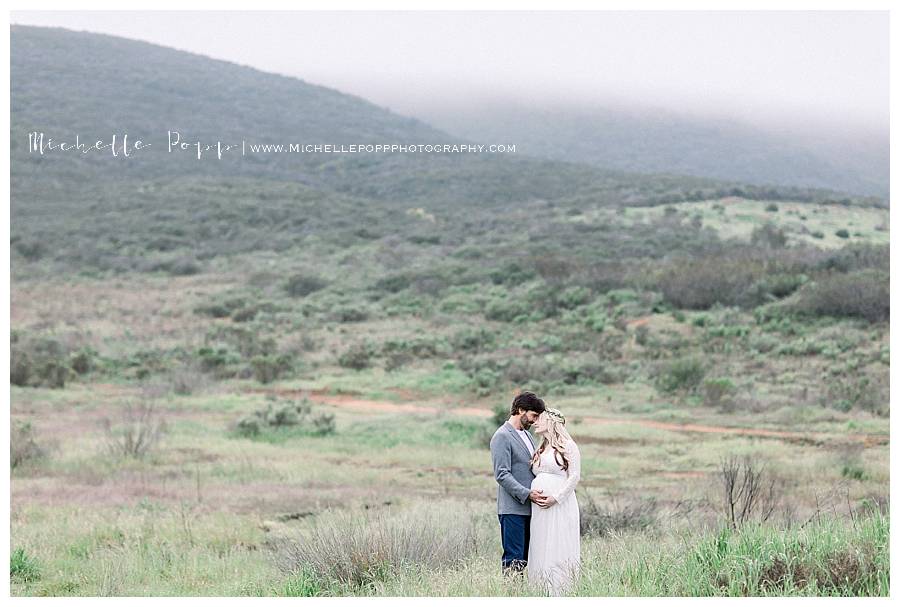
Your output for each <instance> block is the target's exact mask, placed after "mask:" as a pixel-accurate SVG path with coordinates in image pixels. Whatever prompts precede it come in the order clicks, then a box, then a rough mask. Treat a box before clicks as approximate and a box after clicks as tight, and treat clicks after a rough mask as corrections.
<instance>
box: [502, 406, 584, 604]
mask: <svg viewBox="0 0 900 607" xmlns="http://www.w3.org/2000/svg"><path fill="white" fill-rule="evenodd" d="M509 413H510V415H509V419H508V420H507V421H506V422H505V423H504V424H503V425H502V426H500V428H498V429H497V431H496V432H495V433H494V436H493V438H491V459H492V460H493V464H494V478H495V479H496V480H497V484H498V485H499V486H498V488H497V514H498V515H499V518H500V536H501V540H502V543H503V557H502V560H501V563H502V566H503V571H504V572H505V573H511V572H518V573H521V572H523V571H524V570H527V572H528V580H529V582H531V583H533V584H535V585H537V586H539V587H541V588H542V589H543V590H544V591H546V592H547V593H549V594H550V595H551V596H562V595H564V594H567V593H568V592H570V591H571V590H572V589H573V587H574V585H575V582H576V580H577V576H578V569H579V566H580V563H581V533H580V528H579V510H578V501H577V500H576V499H575V486H576V485H577V484H578V481H579V479H580V478H581V453H580V452H579V451H578V446H577V445H576V444H575V441H573V440H572V437H571V436H569V433H568V431H567V430H566V419H565V417H563V415H562V413H561V412H560V411H559V410H557V409H552V408H548V407H546V406H545V404H544V401H543V400H542V399H540V398H539V397H538V396H537V395H536V394H535V393H534V392H522V393H520V394H519V395H517V396H516V397H515V398H514V399H513V402H512V405H511V407H510V412H509ZM529 429H531V430H533V431H534V433H535V434H537V435H538V436H539V437H540V438H541V442H540V446H535V444H534V442H533V439H532V438H531V434H529V433H528V430H529Z"/></svg>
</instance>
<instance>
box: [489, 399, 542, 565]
mask: <svg viewBox="0 0 900 607" xmlns="http://www.w3.org/2000/svg"><path fill="white" fill-rule="evenodd" d="M544 409H545V406H544V401H543V400H541V399H540V398H538V396H537V395H536V394H535V393H534V392H527V391H526V392H522V393H520V394H519V395H517V396H516V397H515V398H514V399H513V401H512V405H511V406H510V411H509V419H508V420H507V421H506V422H504V424H503V425H502V426H500V427H499V428H498V429H497V431H496V432H494V436H493V437H492V438H491V460H492V461H493V463H494V478H495V479H496V480H497V485H498V486H497V515H498V517H499V519H500V539H501V542H502V543H503V557H502V559H501V564H502V567H503V572H504V573H510V572H522V571H523V570H524V569H525V566H526V565H527V562H528V538H529V528H530V526H531V503H530V502H531V501H533V502H535V503H537V504H540V503H542V501H543V500H544V499H545V498H544V495H543V493H541V492H540V491H532V490H531V481H533V480H534V474H532V473H531V456H532V455H534V449H535V446H534V441H533V440H532V438H531V435H530V434H529V433H528V428H530V427H531V425H532V424H533V423H534V422H535V421H536V420H537V418H538V416H539V415H540V414H541V413H543V412H544Z"/></svg>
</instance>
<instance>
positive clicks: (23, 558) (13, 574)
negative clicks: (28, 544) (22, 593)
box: [9, 547, 41, 583]
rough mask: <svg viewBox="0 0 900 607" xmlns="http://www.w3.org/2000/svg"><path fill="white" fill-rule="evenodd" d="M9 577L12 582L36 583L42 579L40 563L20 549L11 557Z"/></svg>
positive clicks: (11, 554)
mask: <svg viewBox="0 0 900 607" xmlns="http://www.w3.org/2000/svg"><path fill="white" fill-rule="evenodd" d="M9 577H10V581H16V582H26V583H27V582H34V581H37V580H39V579H40V578H41V569H40V566H39V564H38V562H37V561H36V560H35V559H34V558H33V557H30V556H28V554H26V552H25V549H24V548H22V547H19V548H16V549H15V550H13V551H12V552H11V553H10V555H9Z"/></svg>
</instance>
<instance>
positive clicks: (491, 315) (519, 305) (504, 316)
mask: <svg viewBox="0 0 900 607" xmlns="http://www.w3.org/2000/svg"><path fill="white" fill-rule="evenodd" d="M530 311H531V310H530V309H529V308H528V305H527V304H526V303H525V302H523V301H521V300H518V299H492V300H491V301H490V302H488V304H487V306H486V307H485V309H484V317H485V318H487V319H488V320H499V321H502V322H512V321H514V320H515V319H517V318H519V317H520V316H526V315H528V313H529V312H530Z"/></svg>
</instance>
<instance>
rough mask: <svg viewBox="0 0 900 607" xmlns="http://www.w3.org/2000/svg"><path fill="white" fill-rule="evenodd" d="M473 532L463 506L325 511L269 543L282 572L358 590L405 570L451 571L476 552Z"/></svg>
mask: <svg viewBox="0 0 900 607" xmlns="http://www.w3.org/2000/svg"><path fill="white" fill-rule="evenodd" d="M479 544H480V542H479V530H478V528H477V526H476V525H475V524H474V521H473V519H471V518H470V515H469V513H468V511H467V510H466V509H465V508H461V509H456V508H454V509H452V510H447V509H440V508H437V507H435V508H422V509H418V510H415V511H411V512H398V513H394V512H384V511H363V512H348V511H335V512H327V513H325V514H322V515H320V516H318V517H316V522H315V524H313V525H312V526H311V527H310V528H308V529H306V530H304V531H302V532H300V533H299V534H297V535H295V536H288V537H281V538H277V539H274V540H272V541H271V544H270V545H271V547H272V550H273V555H274V558H275V562H276V563H277V565H278V567H279V568H280V569H281V570H282V571H283V572H285V573H288V574H297V573H301V572H304V571H306V572H311V573H312V574H313V575H314V576H316V577H318V578H319V579H321V580H324V581H326V582H331V581H336V582H340V583H343V584H347V585H350V586H352V587H357V588H358V587H361V586H365V585H368V584H372V583H374V582H378V581H383V580H385V579H387V578H388V577H390V576H391V575H392V574H394V573H397V572H400V571H402V570H405V569H408V568H416V567H423V568H428V569H441V570H452V569H454V568H456V567H459V566H462V565H463V564H464V563H465V562H466V561H467V560H469V559H471V558H472V557H473V556H475V555H477V554H478V547H479Z"/></svg>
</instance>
